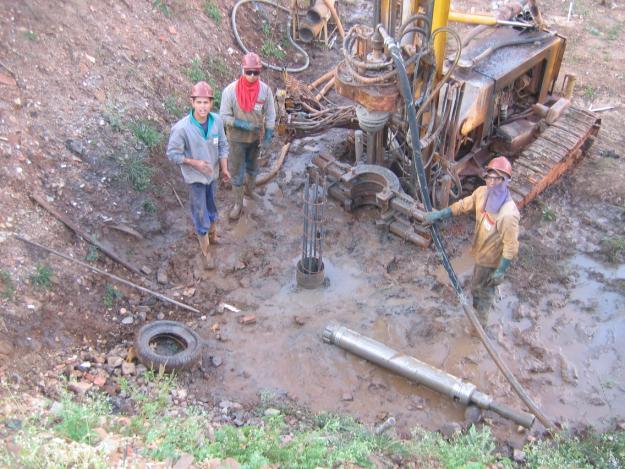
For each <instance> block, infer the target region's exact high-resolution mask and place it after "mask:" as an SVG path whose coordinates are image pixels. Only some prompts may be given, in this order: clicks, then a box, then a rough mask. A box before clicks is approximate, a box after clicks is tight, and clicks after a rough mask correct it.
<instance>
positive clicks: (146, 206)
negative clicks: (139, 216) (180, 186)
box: [142, 198, 156, 215]
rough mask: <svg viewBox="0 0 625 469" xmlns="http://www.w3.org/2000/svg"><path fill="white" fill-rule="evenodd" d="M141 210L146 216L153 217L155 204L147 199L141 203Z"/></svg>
mask: <svg viewBox="0 0 625 469" xmlns="http://www.w3.org/2000/svg"><path fill="white" fill-rule="evenodd" d="M142 208H143V211H144V212H145V213H146V214H148V215H154V214H155V213H156V204H155V203H154V201H153V200H152V199H150V198H147V199H145V200H144V201H143V205H142Z"/></svg>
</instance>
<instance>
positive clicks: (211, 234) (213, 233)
mask: <svg viewBox="0 0 625 469" xmlns="http://www.w3.org/2000/svg"><path fill="white" fill-rule="evenodd" d="M208 239H209V240H210V242H211V244H221V238H220V237H219V235H218V234H217V222H213V223H211V227H210V230H208Z"/></svg>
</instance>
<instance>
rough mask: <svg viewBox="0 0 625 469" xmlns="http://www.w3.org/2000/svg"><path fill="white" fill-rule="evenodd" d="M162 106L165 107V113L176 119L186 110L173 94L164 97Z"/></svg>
mask: <svg viewBox="0 0 625 469" xmlns="http://www.w3.org/2000/svg"><path fill="white" fill-rule="evenodd" d="M163 107H164V108H165V111H166V112H167V114H169V115H170V116H171V117H175V118H176V119H178V118H180V117H181V116H182V115H183V114H184V113H185V111H186V108H185V107H184V106H183V105H181V104H180V100H179V99H178V97H177V96H174V95H169V96H166V97H165V99H164V101H163Z"/></svg>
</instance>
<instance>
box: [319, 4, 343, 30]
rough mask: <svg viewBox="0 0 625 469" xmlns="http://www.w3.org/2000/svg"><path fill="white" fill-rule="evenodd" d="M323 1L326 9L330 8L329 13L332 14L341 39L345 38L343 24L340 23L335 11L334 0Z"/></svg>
mask: <svg viewBox="0 0 625 469" xmlns="http://www.w3.org/2000/svg"><path fill="white" fill-rule="evenodd" d="M323 3H325V4H326V6H327V7H328V10H330V14H331V15H332V19H333V20H334V23H335V24H336V28H337V29H338V30H339V35H340V36H341V39H345V30H344V29H343V24H342V23H341V19H340V18H339V15H338V13H337V12H336V8H335V7H334V2H331V1H330V0H323Z"/></svg>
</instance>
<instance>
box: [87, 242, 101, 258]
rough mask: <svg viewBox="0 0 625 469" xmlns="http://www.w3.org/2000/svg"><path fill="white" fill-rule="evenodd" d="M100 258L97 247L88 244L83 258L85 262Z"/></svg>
mask: <svg viewBox="0 0 625 469" xmlns="http://www.w3.org/2000/svg"><path fill="white" fill-rule="evenodd" d="M99 258H100V251H99V250H98V248H97V247H95V246H93V245H89V247H88V248H87V254H85V260H86V261H87V262H95V261H97V260H98V259H99Z"/></svg>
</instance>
